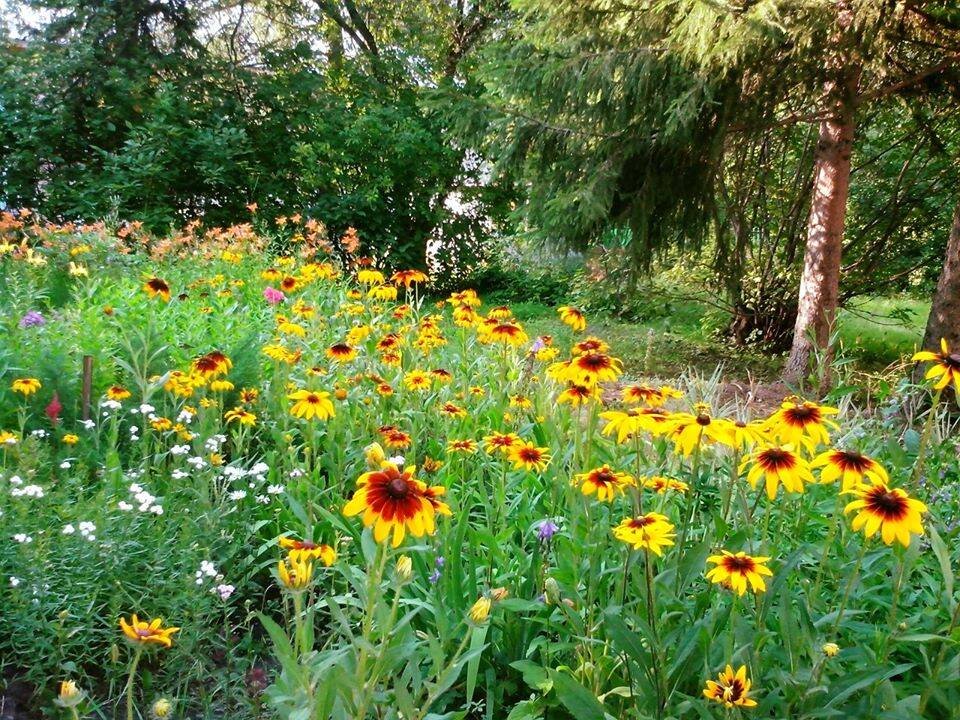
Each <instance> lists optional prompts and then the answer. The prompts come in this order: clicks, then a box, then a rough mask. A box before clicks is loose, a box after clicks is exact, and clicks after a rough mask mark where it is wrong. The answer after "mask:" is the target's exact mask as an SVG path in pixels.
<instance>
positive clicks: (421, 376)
mask: <svg viewBox="0 0 960 720" xmlns="http://www.w3.org/2000/svg"><path fill="white" fill-rule="evenodd" d="M403 385H404V387H405V388H407V390H413V391H415V392H423V391H424V390H429V389H430V388H431V387H433V378H432V377H431V376H430V375H429V374H428V373H425V372H423V371H422V370H411V371H410V372H408V373H406V374H405V375H404V376H403Z"/></svg>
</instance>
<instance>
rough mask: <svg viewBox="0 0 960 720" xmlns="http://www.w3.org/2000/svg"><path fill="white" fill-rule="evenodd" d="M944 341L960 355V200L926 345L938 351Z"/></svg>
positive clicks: (925, 335) (926, 335)
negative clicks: (942, 340) (941, 341)
mask: <svg viewBox="0 0 960 720" xmlns="http://www.w3.org/2000/svg"><path fill="white" fill-rule="evenodd" d="M941 338H946V341H947V342H948V343H949V345H950V349H951V350H952V351H953V352H960V201H958V202H957V207H956V209H954V211H953V225H952V226H951V228H950V239H949V240H948V241H947V254H946V257H945V258H944V261H943V270H942V271H941V273H940V281H939V282H938V283H937V290H936V292H934V294H933V304H932V306H931V308H930V317H929V318H928V319H927V330H926V332H925V333H924V335H923V346H924V347H925V348H928V349H932V350H939V349H940V339H941Z"/></svg>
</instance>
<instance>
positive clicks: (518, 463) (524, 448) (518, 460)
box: [507, 440, 550, 472]
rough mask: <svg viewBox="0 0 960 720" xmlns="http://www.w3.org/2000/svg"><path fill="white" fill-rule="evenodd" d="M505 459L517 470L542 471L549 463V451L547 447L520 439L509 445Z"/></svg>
mask: <svg viewBox="0 0 960 720" xmlns="http://www.w3.org/2000/svg"><path fill="white" fill-rule="evenodd" d="M507 459H508V460H510V462H512V463H513V466H514V467H515V468H516V469H517V470H527V471H531V472H532V471H534V470H535V471H537V472H543V471H544V470H545V469H546V467H547V465H548V464H549V463H550V452H549V449H548V448H544V447H537V446H536V445H534V444H533V443H531V442H526V441H524V440H521V441H520V442H517V443H515V444H514V445H512V446H511V448H510V450H509V451H508V452H507Z"/></svg>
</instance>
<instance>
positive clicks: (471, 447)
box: [447, 440, 477, 455]
mask: <svg viewBox="0 0 960 720" xmlns="http://www.w3.org/2000/svg"><path fill="white" fill-rule="evenodd" d="M476 451H477V443H476V441H475V440H450V441H449V442H448V443H447V452H448V453H450V454H455V453H459V454H461V455H473V454H474V453H475V452H476Z"/></svg>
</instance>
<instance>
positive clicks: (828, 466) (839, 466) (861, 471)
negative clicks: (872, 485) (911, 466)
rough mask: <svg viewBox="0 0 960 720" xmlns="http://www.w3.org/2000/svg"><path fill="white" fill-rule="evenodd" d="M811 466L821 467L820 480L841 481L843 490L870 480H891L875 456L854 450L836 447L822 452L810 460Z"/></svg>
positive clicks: (823, 481)
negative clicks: (868, 455)
mask: <svg viewBox="0 0 960 720" xmlns="http://www.w3.org/2000/svg"><path fill="white" fill-rule="evenodd" d="M810 467H812V468H820V482H822V483H832V482H835V481H836V480H838V479H839V480H840V481H841V488H840V489H841V490H853V489H855V488H856V487H858V486H859V485H861V484H862V483H863V480H864V478H867V479H868V480H880V481H881V482H884V483H889V482H890V477H889V476H888V475H887V471H886V470H884V469H883V466H882V465H880V463H878V462H877V461H876V460H874V459H873V458H869V457H867V456H866V455H863V454H861V453H858V452H855V451H853V450H840V449H838V448H834V449H833V450H827V451H826V452H823V453H820V454H819V455H817V457H815V458H814V459H813V460H812V461H811V462H810Z"/></svg>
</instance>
